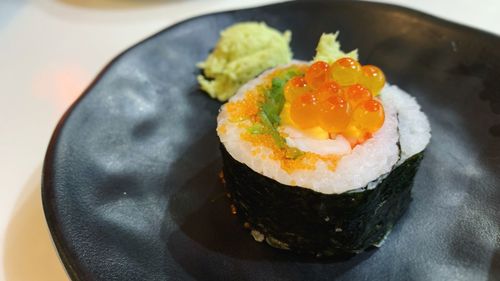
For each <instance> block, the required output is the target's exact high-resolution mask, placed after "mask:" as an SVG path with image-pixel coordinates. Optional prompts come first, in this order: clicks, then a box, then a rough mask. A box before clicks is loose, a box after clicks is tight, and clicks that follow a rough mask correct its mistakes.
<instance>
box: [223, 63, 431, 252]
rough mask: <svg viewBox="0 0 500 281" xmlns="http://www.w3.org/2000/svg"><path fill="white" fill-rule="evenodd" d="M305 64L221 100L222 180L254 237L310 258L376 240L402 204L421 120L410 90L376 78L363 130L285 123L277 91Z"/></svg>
mask: <svg viewBox="0 0 500 281" xmlns="http://www.w3.org/2000/svg"><path fill="white" fill-rule="evenodd" d="M308 67H309V68H312V66H309V65H308V64H305V63H302V62H295V63H294V64H292V65H288V66H284V67H281V68H277V69H273V70H270V71H267V72H265V73H263V74H262V75H261V76H259V77H257V78H256V79H255V80H253V81H251V82H249V83H247V84H246V85H244V86H243V87H242V88H241V89H240V90H239V91H238V93H237V94H236V95H235V96H234V97H233V98H231V99H230V101H229V102H228V103H227V104H225V105H223V106H222V108H221V111H220V113H219V116H218V120H217V121H218V126H217V133H218V135H219V137H220V139H221V146H220V147H221V153H222V160H223V176H224V182H225V186H226V188H227V192H228V193H229V195H230V196H229V197H230V198H231V201H232V203H233V205H234V207H235V208H236V211H237V215H238V217H239V218H240V219H241V221H242V222H243V224H244V226H245V227H246V228H248V229H249V230H250V232H251V234H252V236H253V237H254V239H255V240H256V241H259V242H262V241H265V242H267V243H268V244H269V245H271V246H273V247H275V248H280V249H286V250H291V251H294V252H297V253H303V254H309V255H314V256H317V257H326V256H337V255H345V254H354V253H359V252H361V251H363V250H365V249H366V248H368V247H370V246H379V245H380V244H381V243H382V242H383V241H384V238H385V237H386V236H387V235H388V233H389V232H390V230H391V229H392V227H393V226H394V224H395V223H396V222H397V221H398V219H399V218H400V217H401V216H402V214H403V213H404V211H405V210H406V209H407V208H408V205H409V203H410V201H411V188H412V184H413V179H414V177H415V174H416V172H417V169H418V166H419V163H420V161H421V160H422V158H423V151H424V149H425V147H426V146H427V144H428V142H429V139H430V126H429V122H428V120H427V118H426V116H425V115H424V114H423V113H422V111H421V110H420V106H419V105H418V103H417V102H416V101H415V99H414V98H412V97H411V96H410V95H408V94H407V93H405V92H404V91H402V90H400V89H399V88H397V87H396V86H390V85H387V84H386V85H385V87H384V88H383V89H379V91H380V95H379V96H376V97H373V100H374V101H375V103H378V104H380V107H382V106H383V108H382V110H385V111H384V112H385V113H384V114H385V115H383V118H384V119H382V123H381V124H380V125H379V127H377V130H374V131H373V133H370V134H364V135H361V136H362V137H360V138H361V139H359V138H358V139H355V140H354V141H352V138H351V139H349V138H348V137H347V136H348V134H344V135H343V133H336V134H331V133H327V134H326V137H325V136H323V135H321V131H322V128H319V129H318V128H313V129H307V130H305V129H302V131H301V130H295V129H294V128H292V127H293V126H292V125H290V124H291V123H293V122H291V121H290V120H289V119H290V116H291V113H290V110H293V108H291V107H290V105H289V104H287V102H288V101H287V99H288V98H290V95H288V97H287V95H286V94H284V91H285V88H286V87H287V85H289V84H290V83H292V82H289V81H292V79H294V77H303V76H304V73H307V71H308V70H307V69H308ZM306 75H307V74H306ZM306 78H307V77H306ZM384 83H385V81H384ZM304 95H306V94H304ZM287 114H288V115H287ZM311 118H313V117H311ZM373 118H376V117H373ZM292 121H293V120H292ZM306 121H307V120H306ZM351 122H352V121H351ZM367 122H368V123H370V122H371V121H367ZM295 123H296V124H298V123H297V122H295ZM350 124H352V123H350ZM370 124H375V123H374V122H371V123H370ZM297 126H298V125H297ZM366 130H369V129H366ZM303 132H306V133H303ZM318 132H319V133H318Z"/></svg>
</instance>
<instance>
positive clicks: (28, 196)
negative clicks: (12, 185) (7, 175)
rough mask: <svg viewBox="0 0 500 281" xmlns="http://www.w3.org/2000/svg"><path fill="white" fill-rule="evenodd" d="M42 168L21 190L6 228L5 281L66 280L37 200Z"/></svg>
mask: <svg viewBox="0 0 500 281" xmlns="http://www.w3.org/2000/svg"><path fill="white" fill-rule="evenodd" d="M40 180H41V168H37V169H36V171H35V172H34V173H33V175H32V176H31V177H30V179H29V180H28V182H27V184H26V185H25V186H24V188H23V190H22V193H21V194H22V196H21V197H20V198H19V199H18V201H17V204H16V206H15V209H14V213H13V215H12V216H11V221H10V223H9V225H8V227H7V231H6V237H5V252H4V270H3V271H4V275H5V280H6V281H28V280H37V281H68V280H69V278H68V277H67V275H66V272H65V271H64V268H63V266H62V264H61V261H60V260H59V257H58V256H57V253H56V250H55V248H54V245H53V243H52V240H51V238H50V234H49V230H48V228H47V224H46V222H45V216H44V214H43V209H42V201H41V197H40V186H41V184H40Z"/></svg>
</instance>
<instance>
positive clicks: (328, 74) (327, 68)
mask: <svg viewBox="0 0 500 281" xmlns="http://www.w3.org/2000/svg"><path fill="white" fill-rule="evenodd" d="M384 85H385V76H384V74H383V72H382V71H381V70H380V69H379V68H378V67H376V66H373V65H365V66H361V65H360V64H359V62H358V61H356V60H354V59H352V58H348V57H345V58H341V59H339V60H337V61H335V62H333V63H332V64H328V63H326V62H324V61H317V62H315V63H313V64H311V65H310V66H309V68H307V69H306V71H305V74H304V76H303V77H302V76H298V77H295V78H293V79H291V80H289V81H288V83H287V84H286V86H285V89H284V92H285V99H286V104H285V108H287V112H288V114H289V117H290V120H291V121H292V125H294V126H295V127H297V128H299V129H310V128H313V127H318V126H319V127H320V128H321V129H323V130H324V131H327V132H328V133H329V134H330V135H332V134H333V135H337V134H341V135H343V136H344V137H346V138H347V139H348V140H349V142H350V143H351V145H353V146H354V145H356V144H359V143H362V142H363V141H365V140H366V139H367V138H369V137H370V136H371V135H372V134H373V133H375V132H376V131H378V130H379V129H380V128H381V127H382V125H383V124H384V119H385V115H384V107H383V105H382V104H381V103H380V101H378V100H377V99H375V98H374V97H375V96H376V95H378V94H379V92H380V90H381V89H382V88H383V87H384Z"/></svg>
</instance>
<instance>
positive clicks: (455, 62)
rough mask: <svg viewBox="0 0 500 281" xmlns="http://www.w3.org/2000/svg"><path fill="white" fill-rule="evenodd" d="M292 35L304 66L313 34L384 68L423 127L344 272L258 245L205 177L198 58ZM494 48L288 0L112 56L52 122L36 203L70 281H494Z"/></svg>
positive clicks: (211, 143) (497, 87)
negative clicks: (239, 27) (403, 192)
mask: <svg viewBox="0 0 500 281" xmlns="http://www.w3.org/2000/svg"><path fill="white" fill-rule="evenodd" d="M248 20H252V21H255V20H256V21H265V22H267V23H268V24H269V25H270V26H273V27H276V28H278V29H281V30H285V29H290V30H291V31H293V41H292V49H293V51H294V54H295V57H296V58H299V59H310V58H311V57H312V56H313V53H314V48H315V44H316V42H317V40H318V38H319V36H320V34H321V33H322V32H331V31H336V30H340V31H341V34H340V39H341V41H342V43H343V47H344V48H345V49H346V50H350V49H352V48H359V51H360V59H361V61H362V62H363V63H372V64H376V65H379V66H381V67H382V69H384V71H385V72H386V74H387V77H388V79H389V81H390V82H392V83H395V84H397V85H399V86H400V87H402V88H403V89H405V90H407V91H409V92H410V93H412V94H413V95H414V96H415V97H416V98H417V99H418V101H419V102H420V104H421V105H422V107H423V110H424V111H425V112H426V113H427V115H428V116H429V119H430V121H431V125H432V129H433V137H432V141H431V143H430V145H429V147H428V149H427V153H426V157H425V159H424V161H423V162H422V165H421V168H420V171H419V173H418V174H417V177H416V180H415V185H414V191H413V198H414V200H413V202H412V203H411V206H410V209H409V210H408V212H407V213H406V215H405V216H404V217H403V218H402V219H401V220H400V222H399V224H398V225H397V226H396V227H395V229H394V231H393V232H392V233H391V235H390V236H389V237H388V239H387V241H386V242H385V244H384V245H383V246H382V248H380V249H376V250H371V251H368V252H365V253H363V254H360V255H358V256H355V257H354V258H351V259H344V260H316V259H310V258H304V257H300V256H296V255H294V254H290V253H287V252H282V251H279V250H276V249H272V248H270V247H268V246H267V245H265V244H259V243H256V242H254V241H253V239H252V238H251V237H250V235H248V233H246V231H245V230H243V229H242V227H241V226H240V224H239V223H238V222H237V221H236V218H235V217H234V216H232V215H231V214H230V212H229V210H228V202H227V201H226V198H224V196H223V190H222V187H221V184H220V182H219V180H218V176H217V174H218V172H219V171H220V169H221V160H220V156H219V151H218V139H217V137H216V134H215V125H216V122H215V117H216V114H217V110H218V108H219V106H220V103H219V102H217V101H214V100H212V99H210V98H208V97H207V95H205V94H204V93H202V92H200V91H199V90H198V87H197V84H196V80H195V76H196V74H197V73H198V70H197V69H196V67H195V64H196V62H198V61H200V60H202V59H203V58H204V57H205V56H206V55H207V53H208V52H209V51H210V49H211V48H213V46H214V44H215V42H216V40H217V39H218V35H219V31H220V30H222V29H224V28H225V27H227V26H229V25H231V24H233V23H235V22H239V21H248ZM499 114H500V39H499V38H498V37H495V36H493V35H490V34H486V33H483V32H480V31H477V30H473V29H470V28H467V27H463V26H460V25H456V24H453V23H449V22H446V21H443V20H440V19H437V18H434V17H431V16H428V15H425V14H422V13H419V12H416V11H412V10H408V9H404V8H400V7H395V6H388V5H381V4H372V3H363V2H330V3H309V2H308V3H306V2H292V3H283V4H278V5H272V6H266V7H260V8H255V9H248V10H240V11H232V12H224V13H219V14H213V15H207V16H202V17H198V18H194V19H190V20H188V21H184V22H182V23H179V24H177V25H174V26H172V27H169V28H168V29H166V30H164V31H162V32H160V33H158V34H156V35H155V36H153V37H151V38H149V39H146V40H145V41H143V42H141V43H139V44H138V45H136V46H134V47H132V48H130V49H129V50H127V51H126V52H125V53H123V54H121V55H120V56H118V57H117V58H116V59H115V60H113V61H112V62H111V63H110V64H109V65H108V67H106V69H105V70H104V71H103V72H102V73H101V74H100V75H99V76H98V78H97V79H96V80H95V82H94V83H93V84H92V85H91V86H90V87H89V88H88V90H87V91H86V92H85V93H84V94H83V96H82V97H81V98H80V99H79V100H78V101H77V102H76V103H75V104H74V105H73V106H72V107H71V109H70V110H69V111H68V112H67V113H66V115H65V116H64V117H63V119H62V120H61V122H60V123H59V125H58V127H57V129H56V131H55V133H54V136H53V138H52V140H51V142H50V145H49V148H48V151H47V156H46V159H45V164H44V171H43V203H44V208H45V213H46V217H47V221H48V224H49V226H50V230H51V233H52V236H53V238H54V241H55V244H56V246H57V249H58V251H59V253H60V255H61V258H62V261H63V262H64V265H65V266H66V269H67V270H68V272H69V274H70V276H71V278H72V279H74V280H166V279H169V280H193V279H199V280H332V279H338V280H499V279H498V278H499V277H498V276H499V275H500V249H499V244H500V238H499V222H500V209H499V208H500V189H499V186H500V176H499V175H500V115H499Z"/></svg>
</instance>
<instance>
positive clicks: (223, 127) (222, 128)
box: [217, 124, 227, 134]
mask: <svg viewBox="0 0 500 281" xmlns="http://www.w3.org/2000/svg"><path fill="white" fill-rule="evenodd" d="M217 132H218V133H219V134H225V133H226V132H227V127H226V124H221V125H219V126H218V127H217Z"/></svg>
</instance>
